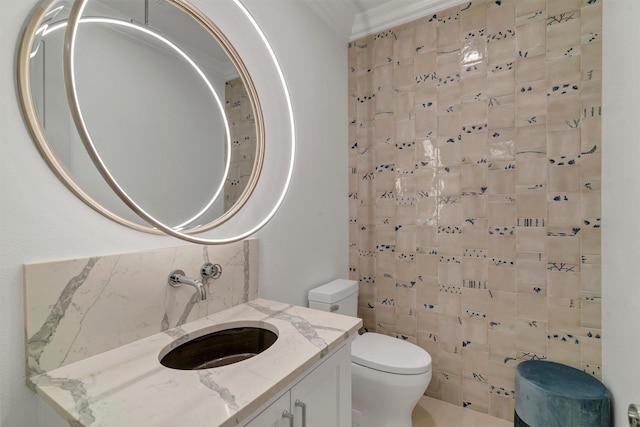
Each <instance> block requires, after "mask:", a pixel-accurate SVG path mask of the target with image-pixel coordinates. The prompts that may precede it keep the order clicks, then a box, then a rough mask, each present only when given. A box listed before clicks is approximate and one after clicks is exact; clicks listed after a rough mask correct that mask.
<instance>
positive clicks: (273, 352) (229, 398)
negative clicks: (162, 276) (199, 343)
mask: <svg viewBox="0 0 640 427" xmlns="http://www.w3.org/2000/svg"><path fill="white" fill-rule="evenodd" d="M263 323H267V324H269V325H271V328H275V329H276V330H277V331H278V339H277V340H276V342H275V343H274V344H273V345H272V346H271V347H270V348H268V349H267V350H265V351H264V352H262V353H260V354H258V355H256V356H255V357H253V358H250V359H247V360H245V361H242V362H238V363H235V364H232V365H228V366H223V367H218V368H213V369H203V370H197V371H181V370H175V369H170V368H166V367H164V366H162V365H161V364H160V362H159V354H161V353H162V354H165V353H166V349H167V348H168V347H171V346H172V343H174V346H175V343H176V342H184V341H187V340H188V339H189V338H190V337H197V336H200V335H202V334H203V332H202V331H203V330H205V331H206V332H205V333H208V332H213V331H216V330H220V329H226V328H228V327H235V326H240V325H242V326H247V325H248V326H251V325H253V326H259V325H260V324H263ZM361 324H362V321H361V320H360V319H358V318H355V317H348V316H342V315H338V314H334V313H329V312H323V311H318V310H312V309H309V308H304V307H297V306H292V305H288V304H283V303H278V302H273V301H268V300H264V299H257V300H254V301H250V302H248V303H245V304H242V305H239V306H236V307H233V308H230V309H228V310H225V311H222V312H219V313H216V314H213V315H210V316H207V317H205V318H202V319H199V320H195V321H193V322H190V323H188V324H185V325H182V326H180V327H177V328H174V329H170V330H168V331H166V332H163V333H158V334H155V335H152V336H150V337H147V338H143V339H141V340H138V341H135V342H132V343H129V344H126V345H123V346H122V347H119V348H116V349H113V350H109V351H107V352H104V353H101V354H98V355H96V356H93V357H90V358H86V359H84V360H80V361H78V362H75V363H72V364H68V365H66V366H63V367H61V368H58V369H55V370H52V371H49V372H44V373H42V374H39V375H36V376H34V377H32V378H30V379H29V381H31V382H32V385H33V388H34V390H35V391H36V393H37V394H38V395H39V396H41V397H42V398H43V399H44V400H45V401H47V402H48V403H49V404H50V405H51V406H52V407H53V408H54V409H55V410H56V411H57V412H58V413H59V414H60V415H62V416H63V417H64V418H65V419H66V420H67V421H68V422H69V423H70V424H71V425H72V426H114V427H115V426H117V427H121V426H136V427H146V426H149V427H159V426H171V427H175V426H189V427H197V426H235V425H238V424H239V423H240V422H242V421H243V420H245V418H246V417H247V416H249V415H251V414H252V413H253V412H254V411H256V410H257V409H259V408H260V407H261V406H262V405H263V404H265V403H267V401H268V400H269V399H270V398H272V397H274V396H276V395H278V394H279V393H281V392H282V391H284V389H285V387H287V386H289V385H291V383H292V382H293V381H294V380H295V379H296V378H298V377H299V376H300V375H302V374H303V373H304V372H305V371H306V370H308V369H309V368H311V367H312V366H313V365H314V364H315V363H316V362H318V361H320V360H321V359H322V358H323V357H325V356H326V355H327V354H329V353H330V352H331V351H333V350H334V349H337V348H339V347H340V346H341V345H343V344H344V343H345V342H347V341H348V340H349V339H351V338H352V337H353V336H354V335H355V334H357V330H358V328H359V327H360V326H361ZM163 349H164V351H163Z"/></svg>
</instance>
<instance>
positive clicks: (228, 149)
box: [32, 17, 231, 230]
mask: <svg viewBox="0 0 640 427" xmlns="http://www.w3.org/2000/svg"><path fill="white" fill-rule="evenodd" d="M79 22H80V23H81V24H91V23H98V24H110V25H115V26H122V27H126V28H130V29H132V30H135V31H139V32H142V33H144V34H146V35H148V36H150V37H153V38H154V39H156V40H158V41H160V42H162V43H163V44H164V45H165V46H168V47H169V48H170V49H172V50H173V51H174V52H175V53H176V54H178V55H179V56H180V57H181V58H182V59H184V60H185V61H186V62H187V64H189V65H190V66H191V67H192V68H193V70H194V71H195V72H196V74H197V75H198V76H199V77H200V78H201V79H202V81H203V82H204V84H205V86H207V89H209V92H211V95H212V96H213V98H214V99H215V101H216V105H217V106H218V109H219V110H220V113H221V116H222V119H223V123H224V128H225V136H226V137H225V141H226V146H227V147H226V150H225V152H226V154H225V157H226V158H225V168H224V173H223V175H222V179H221V180H220V185H218V188H217V189H216V191H215V192H214V194H213V196H212V197H211V200H209V202H208V203H207V204H206V205H205V206H204V207H203V208H202V209H201V210H200V211H199V212H198V213H196V214H195V215H193V216H192V217H191V218H189V219H187V220H185V221H183V222H182V223H181V224H179V225H176V226H175V227H172V228H173V229H176V230H181V229H183V228H184V227H186V226H188V225H189V224H191V223H193V222H194V221H196V220H197V219H198V218H200V217H201V216H202V215H204V214H205V213H206V212H207V210H208V209H209V208H210V207H211V206H212V205H213V204H214V203H215V201H216V200H217V199H218V197H220V195H221V194H222V190H223V189H224V184H225V181H226V179H227V176H228V175H229V168H230V166H231V131H230V130H229V122H228V120H227V117H226V115H225V114H224V106H223V105H222V101H221V100H220V97H219V96H218V93H217V92H216V90H215V89H214V88H213V86H212V84H211V82H210V81H209V79H208V78H207V76H206V75H205V73H204V72H203V71H202V69H200V67H199V66H198V64H196V63H195V61H193V59H191V58H190V57H189V55H187V53H185V52H184V51H183V50H182V49H180V48H179V47H178V46H176V45H175V44H174V43H173V42H171V41H170V40H168V39H167V38H166V37H164V36H162V35H161V34H158V33H156V32H154V31H151V30H149V29H147V28H145V27H143V26H141V25H138V24H135V23H133V22H128V21H122V20H119V19H112V18H97V17H96V18H80V20H79ZM66 26H67V22H63V23H60V24H57V25H55V26H50V27H46V26H45V27H43V31H42V35H43V36H44V35H47V34H48V33H50V32H52V31H56V30H58V29H61V28H66ZM32 55H33V54H32Z"/></svg>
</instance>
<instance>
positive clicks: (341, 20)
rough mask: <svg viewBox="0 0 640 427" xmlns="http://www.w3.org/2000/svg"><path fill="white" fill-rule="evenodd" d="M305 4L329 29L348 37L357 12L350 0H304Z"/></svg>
mask: <svg viewBox="0 0 640 427" xmlns="http://www.w3.org/2000/svg"><path fill="white" fill-rule="evenodd" d="M304 4H306V5H307V6H308V7H309V8H310V9H311V10H312V11H313V12H314V13H315V14H316V15H317V16H318V17H319V18H320V19H321V20H322V21H323V22H324V23H325V24H327V25H328V26H329V28H331V30H332V31H333V32H335V33H337V34H338V35H340V36H342V37H344V38H345V39H348V38H349V36H350V34H351V28H352V27H353V20H354V19H355V16H356V15H357V13H358V10H357V9H356V7H355V5H354V3H353V2H352V1H344V0H333V1H331V0H305V2H304Z"/></svg>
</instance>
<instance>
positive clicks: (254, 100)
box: [17, 0, 293, 244]
mask: <svg viewBox="0 0 640 427" xmlns="http://www.w3.org/2000/svg"><path fill="white" fill-rule="evenodd" d="M58 1H59V0H47V1H45V2H43V3H41V4H40V5H38V6H37V8H36V9H35V10H34V12H33V13H32V16H31V17H30V19H29V21H28V24H27V26H26V28H25V30H24V33H23V36H22V39H21V41H20V47H19V50H18V61H17V86H18V98H19V101H20V106H21V109H22V114H23V117H24V118H25V121H26V125H27V127H28V129H29V132H30V134H31V136H32V139H33V141H34V142H35V144H36V146H37V148H38V150H39V152H40V154H41V156H42V157H43V158H44V160H45V161H46V162H47V164H48V165H49V167H50V168H51V169H52V170H53V172H54V173H55V174H56V176H57V177H58V178H59V179H60V180H61V181H62V182H63V183H64V184H65V186H66V187H67V188H68V189H69V190H71V192H72V193H74V194H75V195H76V196H77V197H78V198H80V199H81V200H82V201H83V202H85V203H86V204H87V205H88V206H90V207H91V208H92V209H94V210H95V211H97V212H99V213H100V214H102V215H104V216H105V217H107V218H109V219H111V220H113V221H115V222H117V223H120V224H122V225H125V226H127V227H129V228H132V229H134V230H138V231H143V232H147V233H152V234H169V235H172V236H174V237H178V238H180V239H183V240H187V241H190V242H193V243H200V244H218V243H229V242H233V241H237V240H241V239H242V238H245V237H247V236H248V235H249V234H250V233H253V232H255V231H257V228H255V227H254V228H252V229H251V230H250V232H249V233H241V234H239V235H237V236H234V237H230V238H223V239H201V238H196V237H194V236H193V234H196V233H201V232H204V231H207V230H211V229H213V228H215V227H217V226H219V225H221V224H223V223H224V222H226V221H228V220H229V219H230V218H232V217H233V216H234V215H235V214H236V213H237V212H238V211H239V210H240V209H241V208H242V207H243V206H244V205H245V203H246V202H247V200H249V198H250V197H251V195H252V193H253V191H254V190H255V187H256V185H257V182H258V179H259V177H260V174H261V171H262V165H263V162H264V146H265V142H264V140H265V138H264V135H265V133H264V121H263V115H262V110H261V106H260V102H259V99H258V94H257V91H256V88H255V85H254V84H253V81H252V79H251V77H250V75H249V72H248V70H247V68H246V66H245V65H244V63H243V61H242V59H241V58H240V56H239V54H238V53H237V51H236V50H235V48H234V47H233V45H232V44H231V43H230V41H229V40H228V39H227V37H226V36H225V35H224V34H223V33H222V32H221V31H220V30H219V28H218V27H217V26H216V25H215V24H214V23H213V22H212V21H211V20H210V19H209V18H208V17H207V16H206V15H204V14H203V13H202V12H200V11H199V10H198V9H196V8H195V7H194V6H193V5H191V4H190V3H188V2H187V1H186V0H167V1H168V2H169V3H171V4H173V5H174V6H176V7H177V8H179V9H180V10H182V11H183V12H184V13H186V14H188V15H189V16H191V17H192V18H193V19H194V20H195V21H196V22H198V23H199V24H200V25H201V26H202V27H203V28H204V29H205V30H206V31H207V32H208V33H209V34H210V35H211V36H212V38H213V40H215V41H217V42H218V43H219V44H220V45H221V46H222V47H223V49H224V50H225V51H226V53H227V55H228V56H229V58H230V59H231V61H232V62H233V63H234V65H235V67H236V69H237V70H238V72H239V74H240V77H241V80H242V82H243V83H244V85H245V87H246V88H247V92H248V96H249V99H250V102H251V105H252V108H253V111H254V115H255V123H256V141H257V144H256V156H255V161H254V167H253V171H252V174H251V176H250V178H249V182H248V183H247V186H246V188H245V189H244V191H243V192H242V194H241V195H240V197H239V199H238V200H237V202H236V203H235V204H234V205H233V207H232V208H231V209H229V210H228V211H227V212H225V213H224V214H223V215H221V216H220V217H219V218H217V219H216V220H214V221H212V222H210V223H208V224H204V225H201V226H197V227H194V228H191V229H188V230H184V231H182V232H180V231H177V230H174V229H173V228H170V227H168V226H166V225H164V224H163V223H161V222H159V221H158V220H156V219H155V218H154V217H153V216H151V215H150V214H149V213H147V212H145V211H144V210H143V209H142V208H140V207H139V206H138V205H137V204H136V203H135V201H134V200H132V199H131V198H130V197H129V196H128V195H127V194H126V193H125V192H124V190H122V188H120V187H119V185H118V183H117V182H116V181H115V180H114V179H113V177H111V176H110V174H109V172H108V170H107V169H106V167H104V164H102V161H101V160H100V156H99V154H98V153H97V151H96V150H95V147H93V144H92V143H91V137H90V135H89V132H88V130H87V129H86V127H85V126H84V124H83V121H82V116H81V112H80V109H79V106H78V105H77V100H76V99H75V91H74V82H73V79H72V77H71V75H70V73H71V72H72V71H71V68H72V67H71V60H72V57H71V54H72V52H71V51H70V50H71V45H72V44H73V38H74V36H75V31H74V28H75V29H77V20H78V19H79V17H80V15H81V12H82V9H83V6H84V5H85V4H86V2H87V0H75V1H74V4H73V7H72V10H71V14H70V16H69V19H68V22H70V23H72V24H74V23H75V24H74V25H69V26H68V27H67V31H66V35H65V52H64V67H65V86H66V89H67V95H68V100H69V107H70V110H71V114H72V117H73V119H74V122H75V124H76V127H77V130H78V133H79V134H80V137H81V139H82V141H83V144H84V145H85V148H86V149H87V152H88V154H89V156H90V158H91V159H92V161H93V162H94V164H95V166H96V168H97V169H98V171H99V172H100V174H101V175H102V176H103V178H104V179H105V181H106V182H107V184H108V185H109V186H110V187H111V189H112V190H113V191H114V192H116V194H117V195H118V196H119V197H120V198H121V200H122V201H123V202H124V203H125V204H126V205H127V206H129V208H131V209H132V210H133V211H134V212H136V213H137V214H138V215H139V216H140V217H141V218H142V219H144V220H145V221H147V222H148V223H149V224H151V225H153V226H154V227H147V226H145V225H142V224H138V223H136V222H133V221H130V220H128V219H126V218H123V217H121V216H119V215H117V214H115V213H114V212H112V211H111V210H109V209H107V208H106V207H104V206H103V205H102V204H100V203H99V202H97V201H96V200H95V199H94V198H93V197H92V196H91V195H89V194H88V193H87V192H86V191H85V190H84V189H83V188H81V187H80V186H79V185H78V184H77V183H76V182H75V181H74V179H73V178H72V177H71V175H70V174H69V171H68V170H67V168H66V167H65V166H64V165H63V164H62V163H61V161H60V160H59V159H58V157H57V156H56V155H55V153H54V152H53V150H52V148H51V146H50V145H49V143H48V142H47V138H46V136H45V133H44V129H43V128H42V125H41V123H40V120H39V119H38V115H37V112H36V110H35V105H34V103H33V101H32V99H33V98H32V86H31V80H30V72H31V64H30V54H31V51H32V46H33V43H34V41H35V40H36V37H37V31H38V29H39V28H41V26H42V23H43V21H44V19H45V17H46V15H47V13H49V12H50V10H51V9H52V8H53V6H54V5H55V4H56V3H57V2H58ZM283 83H284V82H283ZM285 88H286V87H285ZM74 100H75V101H76V102H75V103H74ZM292 158H293V153H292ZM288 183H289V182H288V181H287V185H286V187H288ZM286 189H287V188H285V189H284V192H286ZM284 192H283V196H284ZM281 201H282V197H281V198H280V200H279V201H278V205H279V203H280V202H281ZM276 209H277V207H276ZM276 209H274V211H273V212H272V213H271V214H270V215H271V216H272V214H273V213H275V210H276ZM269 219H270V217H269V218H268V219H266V221H263V222H261V223H260V224H259V227H258V228H261V227H262V226H263V225H264V224H266V222H267V221H268V220H269Z"/></svg>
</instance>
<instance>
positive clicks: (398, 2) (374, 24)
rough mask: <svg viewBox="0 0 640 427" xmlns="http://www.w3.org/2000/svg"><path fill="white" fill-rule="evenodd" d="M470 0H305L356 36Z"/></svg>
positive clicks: (335, 27)
mask: <svg viewBox="0 0 640 427" xmlns="http://www.w3.org/2000/svg"><path fill="white" fill-rule="evenodd" d="M465 1H466V2H468V1H469V0H305V2H306V4H307V5H308V6H309V7H310V8H311V9H312V10H313V11H314V12H315V13H316V14H317V15H318V16H319V17H320V18H321V19H322V20H323V21H324V22H325V23H326V24H327V25H329V26H330V27H331V28H332V29H333V30H334V31H336V32H337V33H338V34H340V35H342V36H344V37H346V38H348V39H349V40H356V39H359V38H360V37H364V36H366V35H369V34H372V33H375V32H377V31H381V30H384V29H387V28H391V27H394V26H396V25H400V24H404V23H405V22H410V21H413V20H415V19H418V18H420V17H423V16H426V15H429V14H432V13H434V12H437V11H439V10H443V9H446V8H448V7H451V6H454V5H457V4H460V3H465Z"/></svg>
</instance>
